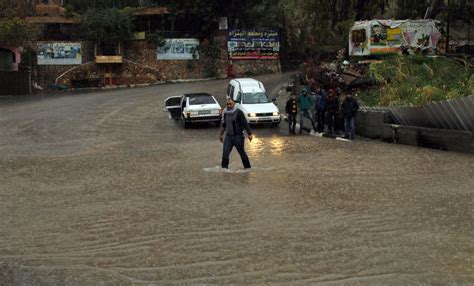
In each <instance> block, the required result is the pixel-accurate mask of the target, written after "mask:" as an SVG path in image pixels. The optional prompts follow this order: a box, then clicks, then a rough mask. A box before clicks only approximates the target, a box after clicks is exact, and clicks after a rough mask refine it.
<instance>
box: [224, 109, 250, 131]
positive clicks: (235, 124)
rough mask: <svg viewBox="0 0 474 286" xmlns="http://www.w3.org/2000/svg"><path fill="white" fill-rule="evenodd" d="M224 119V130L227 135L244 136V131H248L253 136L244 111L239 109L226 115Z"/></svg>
mask: <svg viewBox="0 0 474 286" xmlns="http://www.w3.org/2000/svg"><path fill="white" fill-rule="evenodd" d="M223 117H224V118H223V119H222V128H224V129H225V130H226V135H229V136H234V135H242V134H243V133H244V129H245V130H246V131H247V134H248V135H252V130H251V129H250V126H249V123H248V122H247V119H246V118H245V115H244V113H243V112H242V110H240V109H237V110H236V111H235V112H233V113H224V115H223ZM229 125H230V126H229Z"/></svg>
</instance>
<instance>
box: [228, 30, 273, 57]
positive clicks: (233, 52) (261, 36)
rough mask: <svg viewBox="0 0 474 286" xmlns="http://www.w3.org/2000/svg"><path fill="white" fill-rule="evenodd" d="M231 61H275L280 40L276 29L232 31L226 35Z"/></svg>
mask: <svg viewBox="0 0 474 286" xmlns="http://www.w3.org/2000/svg"><path fill="white" fill-rule="evenodd" d="M227 49H228V51H229V58H230V59H232V60H262V59H265V60H277V59H279V53H280V38H279V35H278V30H276V29H233V30H229V32H228V35H227Z"/></svg>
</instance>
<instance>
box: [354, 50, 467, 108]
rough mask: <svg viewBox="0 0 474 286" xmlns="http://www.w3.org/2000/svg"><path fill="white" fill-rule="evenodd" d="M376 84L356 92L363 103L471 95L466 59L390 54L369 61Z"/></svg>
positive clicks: (396, 103)
mask: <svg viewBox="0 0 474 286" xmlns="http://www.w3.org/2000/svg"><path fill="white" fill-rule="evenodd" d="M370 74H371V75H372V76H373V77H374V78H375V79H376V81H377V85H376V86H374V87H372V88H369V89H366V90H362V91H360V92H359V97H360V98H361V99H362V100H363V101H364V103H365V104H367V105H371V106H375V105H381V106H390V105H392V106H401V105H402V106H412V105H423V104H426V103H429V102H432V101H440V100H446V99H452V98H456V97H461V96H467V95H471V94H474V73H473V68H472V67H469V64H468V62H467V61H466V62H463V61H457V60H454V59H450V58H445V57H423V56H392V57H388V58H386V59H384V60H383V61H382V62H381V63H379V64H371V67H370Z"/></svg>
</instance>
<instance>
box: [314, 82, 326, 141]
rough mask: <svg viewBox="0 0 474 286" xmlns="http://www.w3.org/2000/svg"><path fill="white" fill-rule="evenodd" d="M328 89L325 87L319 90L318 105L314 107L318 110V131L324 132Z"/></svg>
mask: <svg viewBox="0 0 474 286" xmlns="http://www.w3.org/2000/svg"><path fill="white" fill-rule="evenodd" d="M326 97H327V95H326V91H324V89H320V90H319V92H318V93H317V94H316V105H315V107H314V109H315V110H316V118H317V120H318V126H317V130H316V131H317V132H319V133H323V132H324V124H325V117H326Z"/></svg>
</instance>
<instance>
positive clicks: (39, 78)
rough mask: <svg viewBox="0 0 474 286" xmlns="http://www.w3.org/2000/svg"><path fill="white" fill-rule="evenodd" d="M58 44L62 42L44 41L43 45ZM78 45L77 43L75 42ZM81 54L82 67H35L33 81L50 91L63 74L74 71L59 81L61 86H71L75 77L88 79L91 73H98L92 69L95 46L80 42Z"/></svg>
mask: <svg viewBox="0 0 474 286" xmlns="http://www.w3.org/2000/svg"><path fill="white" fill-rule="evenodd" d="M51 42H54V43H58V42H60V41H42V42H37V44H41V43H51ZM74 43H77V41H74ZM80 43H81V53H82V65H37V64H36V65H35V66H34V69H33V81H35V82H37V83H38V84H39V86H41V87H43V88H46V89H49V88H50V87H51V86H52V85H53V84H54V83H55V80H56V79H57V78H58V77H59V76H61V75H62V74H63V73H65V72H67V71H69V70H71V69H72V70H73V71H71V72H69V73H67V74H66V75H65V76H64V77H62V78H61V79H59V80H58V83H59V84H63V85H67V86H71V79H72V78H74V76H77V77H87V76H89V75H90V73H91V72H93V71H96V69H95V68H91V65H94V62H93V61H94V59H95V56H94V45H93V44H92V43H90V42H80Z"/></svg>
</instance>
